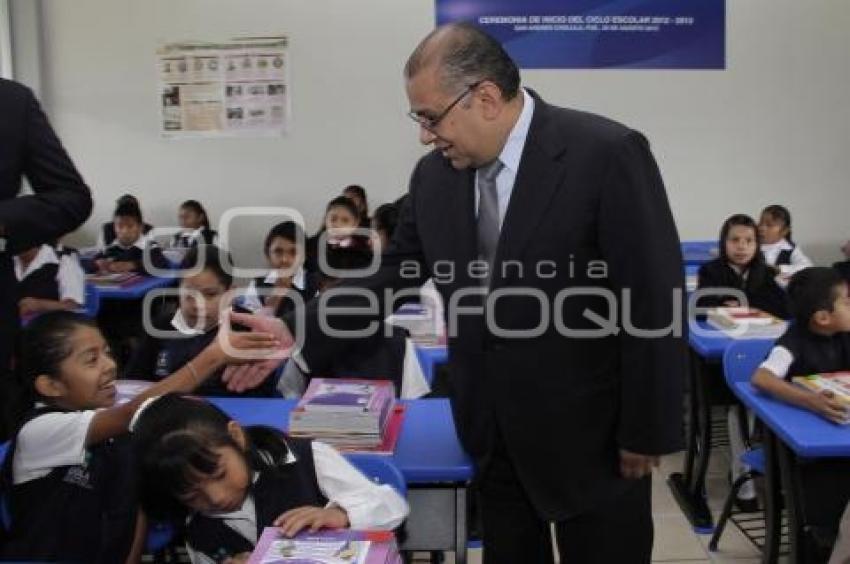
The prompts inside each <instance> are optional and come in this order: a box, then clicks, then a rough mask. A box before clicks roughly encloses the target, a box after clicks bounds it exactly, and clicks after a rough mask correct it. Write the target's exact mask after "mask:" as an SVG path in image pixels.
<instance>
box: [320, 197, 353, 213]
mask: <svg viewBox="0 0 850 564" xmlns="http://www.w3.org/2000/svg"><path fill="white" fill-rule="evenodd" d="M333 208H345V209H347V210H348V211H349V212H351V215H353V216H354V217H355V218H359V217H360V210H358V209H357V206H356V205H355V204H354V202H353V201H351V198H348V197H347V196H337V197H336V198H334V199H333V200H331V201H330V202H328V207H327V208H325V215H327V214H328V212H329V211H331V210H332V209H333Z"/></svg>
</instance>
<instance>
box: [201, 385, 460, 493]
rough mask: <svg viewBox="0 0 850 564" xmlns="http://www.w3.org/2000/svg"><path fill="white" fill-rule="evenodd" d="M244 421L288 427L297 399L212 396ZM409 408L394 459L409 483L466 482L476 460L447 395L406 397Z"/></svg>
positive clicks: (215, 402) (246, 423) (226, 409)
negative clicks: (465, 448)
mask: <svg viewBox="0 0 850 564" xmlns="http://www.w3.org/2000/svg"><path fill="white" fill-rule="evenodd" d="M208 399H209V401H211V402H212V403H214V404H216V405H217V406H219V407H220V408H221V409H223V410H224V411H226V412H227V413H228V414H229V415H230V416H232V417H233V418H234V419H236V420H237V421H239V422H240V423H242V424H244V425H269V426H271V427H276V428H278V429H283V430H286V429H287V428H288V427H289V412H290V411H292V408H293V407H294V406H295V403H296V401H295V400H284V399H264V398H208ZM404 404H405V405H406V407H407V409H406V410H405V414H404V424H403V427H402V431H401V436H400V437H399V440H398V445H397V446H396V452H395V455H394V456H393V462H395V464H396V466H398V468H399V470H401V472H402V474H404V477H405V479H406V480H407V483H408V484H433V483H436V482H466V481H468V480H470V479H471V478H472V460H471V459H470V458H469V455H467V454H466V453H465V452H464V451H463V449H462V448H461V446H460V442H459V441H458V438H457V432H456V431H455V425H454V419H453V417H452V412H451V408H450V407H449V402H448V400H446V399H426V400H416V401H405V402H404Z"/></svg>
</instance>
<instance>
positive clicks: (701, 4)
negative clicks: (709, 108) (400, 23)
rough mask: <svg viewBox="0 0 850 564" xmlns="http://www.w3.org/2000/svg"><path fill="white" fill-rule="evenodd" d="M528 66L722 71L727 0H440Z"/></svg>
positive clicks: (443, 12) (446, 11) (443, 14)
mask: <svg viewBox="0 0 850 564" xmlns="http://www.w3.org/2000/svg"><path fill="white" fill-rule="evenodd" d="M436 2H437V25H442V24H445V23H450V22H459V21H467V22H470V23H473V24H475V25H476V26H478V27H480V28H481V29H483V30H484V31H486V32H487V33H489V34H490V35H492V36H493V37H495V38H497V39H498V40H499V41H500V42H501V43H502V45H504V46H505V49H507V51H508V53H510V55H511V56H512V57H513V58H514V60H515V61H516V62H517V63H518V64H519V65H520V67H522V68H528V69H598V68H632V69H723V68H725V67H726V34H725V24H726V4H725V0H436Z"/></svg>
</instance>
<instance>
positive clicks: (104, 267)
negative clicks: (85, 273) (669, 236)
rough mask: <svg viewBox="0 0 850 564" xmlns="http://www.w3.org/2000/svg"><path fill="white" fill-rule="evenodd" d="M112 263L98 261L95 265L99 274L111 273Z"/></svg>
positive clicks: (105, 260) (102, 260)
mask: <svg viewBox="0 0 850 564" xmlns="http://www.w3.org/2000/svg"><path fill="white" fill-rule="evenodd" d="M111 263H112V261H111V260H109V259H97V260H96V261H94V265H95V267H96V268H97V271H98V272H109V265H110V264H111Z"/></svg>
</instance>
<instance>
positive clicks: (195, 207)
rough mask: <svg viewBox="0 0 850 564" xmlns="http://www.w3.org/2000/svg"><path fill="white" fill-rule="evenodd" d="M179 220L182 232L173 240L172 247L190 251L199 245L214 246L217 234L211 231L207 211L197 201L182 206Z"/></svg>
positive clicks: (189, 201) (186, 202)
mask: <svg viewBox="0 0 850 564" xmlns="http://www.w3.org/2000/svg"><path fill="white" fill-rule="evenodd" d="M177 218H178V220H179V221H180V227H181V229H182V231H181V232H180V233H176V234H175V235H174V237H173V238H172V239H171V246H172V247H176V248H183V249H188V248H191V247H196V246H198V245H212V244H213V243H215V239H216V235H217V233H216V232H215V231H214V230H212V229H210V220H209V216H208V215H207V210H206V209H204V206H203V205H201V203H200V202H199V201H197V200H186V201H185V202H183V203H182V204H180V210H179V211H178V214H177Z"/></svg>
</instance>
